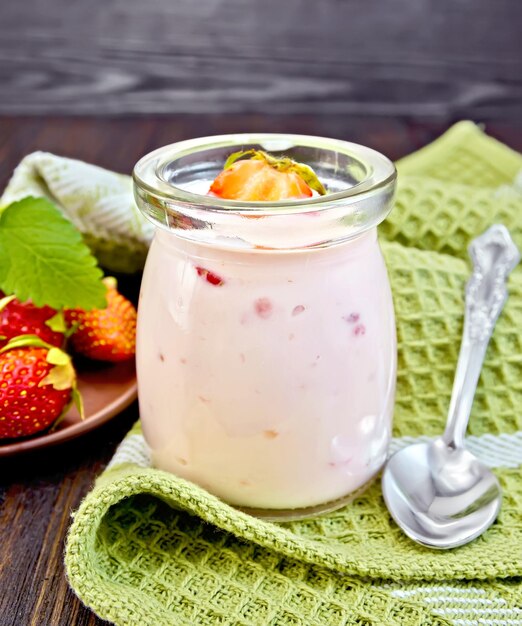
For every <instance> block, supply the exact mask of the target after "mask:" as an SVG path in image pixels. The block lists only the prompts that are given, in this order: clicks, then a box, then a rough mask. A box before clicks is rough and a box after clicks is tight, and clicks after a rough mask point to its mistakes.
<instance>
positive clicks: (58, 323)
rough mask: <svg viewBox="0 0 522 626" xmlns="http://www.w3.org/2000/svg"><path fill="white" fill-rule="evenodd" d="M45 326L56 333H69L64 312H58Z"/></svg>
mask: <svg viewBox="0 0 522 626" xmlns="http://www.w3.org/2000/svg"><path fill="white" fill-rule="evenodd" d="M45 325H46V326H48V327H49V328H50V329H51V330H53V331H54V332H55V333H66V332H67V324H66V323H65V318H64V316H63V311H58V312H57V313H56V314H55V315H53V316H52V317H50V318H49V319H48V320H47V321H46V322H45Z"/></svg>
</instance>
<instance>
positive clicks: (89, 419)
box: [0, 359, 137, 457]
mask: <svg viewBox="0 0 522 626" xmlns="http://www.w3.org/2000/svg"><path fill="white" fill-rule="evenodd" d="M77 372H78V387H79V389H80V392H81V394H82V396H83V402H84V407H85V419H84V420H83V421H82V420H81V419H80V416H79V414H78V411H77V410H76V409H75V408H71V409H70V410H69V412H68V413H67V415H66V416H65V418H64V419H63V420H62V422H60V424H59V425H58V426H57V428H56V430H54V431H51V432H45V433H43V434H42V435H35V436H34V437H31V438H29V439H19V440H16V441H10V442H8V443H5V444H3V443H2V442H1V440H0V457H6V456H12V455H14V454H19V453H20V452H26V451H28V450H34V449H36V448H45V447H47V446H51V445H54V444H56V443H60V442H63V441H67V440H68V439H73V438H74V437H78V436H80V435H83V434H84V433H87V432H89V431H90V430H92V429H93V428H96V427H97V426H100V425H101V424H103V423H105V422H107V421H108V420H110V419H111V417H114V416H115V415H116V414H117V413H119V412H120V411H123V409H125V408H126V407H127V406H129V404H131V403H132V402H133V401H134V400H135V399H136V396H137V388H136V368H135V365H134V360H133V359H132V360H130V361H124V362H122V363H115V364H93V363H91V364H87V363H80V364H78V365H77Z"/></svg>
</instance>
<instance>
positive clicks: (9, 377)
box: [0, 335, 76, 439]
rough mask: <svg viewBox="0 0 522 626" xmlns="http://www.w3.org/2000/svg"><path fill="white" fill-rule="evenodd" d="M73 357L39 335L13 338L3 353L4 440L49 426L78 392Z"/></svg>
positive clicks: (0, 428) (0, 400)
mask: <svg viewBox="0 0 522 626" xmlns="http://www.w3.org/2000/svg"><path fill="white" fill-rule="evenodd" d="M75 384H76V376H75V372H74V369H73V366H72V364H71V359H70V357H69V356H68V355H67V354H65V352H63V351H62V350H60V349H59V348H56V347H54V346H51V345H50V344H46V343H45V342H42V341H41V340H39V338H38V337H37V336H36V335H24V336H22V337H17V338H15V339H13V340H12V341H10V342H9V343H8V344H7V346H5V347H4V348H3V349H2V351H1V353H0V439H11V438H16V437H28V436H29V435H33V434H35V433H38V432H40V431H42V430H44V429H46V428H48V427H49V426H50V425H51V424H53V422H55V421H56V420H57V419H58V418H59V417H60V416H61V415H62V414H63V413H64V412H65V409H66V408H67V406H68V405H69V403H70V401H71V398H72V397H73V394H75V393H76V387H75Z"/></svg>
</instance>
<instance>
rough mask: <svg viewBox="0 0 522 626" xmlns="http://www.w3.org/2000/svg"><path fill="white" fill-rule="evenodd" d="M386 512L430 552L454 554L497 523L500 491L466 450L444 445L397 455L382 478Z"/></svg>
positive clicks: (405, 450)
mask: <svg viewBox="0 0 522 626" xmlns="http://www.w3.org/2000/svg"><path fill="white" fill-rule="evenodd" d="M383 493H384V499H385V502H386V506H387V507H388V509H389V511H390V513H391V515H392V517H393V518H394V520H395V521H396V522H397V524H399V526H401V528H402V529H403V531H404V532H405V534H406V535H408V536H409V537H410V538H411V539H413V540H415V541H417V542H418V543H420V544H422V545H425V546H429V547H431V548H456V547H457V546H461V545H463V544H465V543H468V542H469V541H471V540H472V539H475V537H478V536H479V535H480V534H481V533H482V532H483V531H484V530H485V529H486V528H488V527H489V526H490V525H491V524H492V523H493V522H494V521H495V519H496V517H497V515H498V512H499V510H500V504H501V501H502V491H501V489H500V485H499V484H498V480H497V479H496V477H495V475H494V474H493V473H492V472H491V471H490V470H489V469H488V468H487V467H486V466H485V465H484V464H483V463H481V462H480V461H479V460H478V459H477V458H476V457H475V456H473V454H471V452H469V451H468V450H466V449H465V448H451V447H449V446H447V445H446V443H445V442H444V441H443V440H442V439H441V438H439V439H435V440H434V441H433V442H431V443H418V444H414V445H412V446H408V447H406V448H403V449H402V450H399V451H398V452H396V453H395V454H394V455H393V456H392V457H391V459H390V460H389V461H388V465H387V467H386V472H385V474H384V476H383Z"/></svg>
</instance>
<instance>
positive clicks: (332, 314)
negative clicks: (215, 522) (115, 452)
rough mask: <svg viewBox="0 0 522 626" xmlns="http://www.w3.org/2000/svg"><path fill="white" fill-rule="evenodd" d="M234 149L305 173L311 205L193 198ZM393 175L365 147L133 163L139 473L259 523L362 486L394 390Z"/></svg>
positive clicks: (213, 141) (308, 147)
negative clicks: (150, 234) (380, 234)
mask: <svg viewBox="0 0 522 626" xmlns="http://www.w3.org/2000/svg"><path fill="white" fill-rule="evenodd" d="M250 148H255V149H264V150H266V151H269V152H270V153H271V154H274V155H275V156H283V155H285V156H290V157H291V158H293V159H295V160H296V161H299V162H302V163H307V164H308V165H310V166H311V167H312V168H313V169H314V170H315V172H316V173H317V175H318V176H319V178H320V180H321V181H322V182H323V184H324V185H325V186H326V187H327V189H328V194H327V195H325V196H316V197H313V198H310V199H306V200H285V201H283V202H276V203H265V202H242V201H232V200H224V199H220V198H216V197H212V196H209V195H206V192H207V191H208V189H209V186H210V183H211V181H212V180H213V179H214V178H215V177H216V176H217V175H218V173H219V172H220V171H221V170H222V168H223V164H224V162H225V160H226V158H227V157H228V156H229V155H230V154H231V153H232V152H235V151H237V150H246V149H250ZM395 179H396V172H395V168H394V166H393V164H392V163H391V162H390V161H389V160H388V159H387V158H386V157H384V156H382V155H381V154H379V153H378V152H375V151H374V150H371V149H369V148H366V147H364V146H360V145H357V144H353V143H348V142H344V141H338V140H334V139H324V138H317V137H308V136H301V135H278V134H248V135H226V136H217V137H207V138H201V139H195V140H190V141H183V142H180V143H177V144H173V145H170V146H166V147H164V148H160V149H159V150H156V151H154V152H152V153H150V154H148V155H147V156H145V157H143V158H142V159H141V160H140V161H139V162H138V164H137V165H136V167H135V169H134V183H135V187H134V188H135V195H136V199H137V202H138V205H139V207H140V209H141V211H142V212H143V213H144V214H145V215H146V216H147V217H148V218H149V219H151V220H152V221H153V223H154V224H155V225H156V226H157V230H156V234H155V237H154V241H153V243H152V246H151V248H150V251H149V255H148V258H147V263H146V267H145V271H144V275H143V281H142V287H141V294H140V303H139V312H138V340H137V367H138V391H139V404H140V414H141V420H142V425H143V431H144V435H145V438H146V440H147V443H148V445H149V446H150V449H151V453H152V459H153V464H154V465H155V466H156V467H158V468H161V469H163V470H167V471H170V472H173V473H175V474H177V475H178V476H181V477H183V478H186V479H188V480H190V481H193V482H195V483H197V484H199V485H201V486H203V487H204V488H206V489H207V490H208V491H210V492H211V493H213V494H215V495H217V496H219V497H220V498H222V499H223V500H225V501H227V502H229V503H230V504H232V505H235V506H239V507H242V508H246V509H247V510H249V511H251V512H255V513H256V514H261V515H263V516H265V517H268V518H271V517H272V518H276V519H289V518H295V517H299V516H307V515H310V514H314V513H317V512H321V511H325V510H331V509H333V508H336V507H338V506H341V505H342V504H344V503H345V502H347V501H348V499H349V498H350V497H351V496H353V495H354V494H355V493H358V492H360V490H361V489H362V488H363V487H364V486H365V485H367V484H368V482H369V481H371V479H372V478H373V477H375V475H376V473H377V472H378V471H379V469H380V468H381V466H382V465H383V463H384V461H385V459H386V454H387V448H388V443H389V439H390V432H391V420H392V413H393V404H394V393H395V380H396V339H395V321H394V312H393V303H392V297H391V293H390V286H389V282H388V276H387V272H386V267H385V264H384V260H383V257H382V254H381V251H380V248H379V244H378V242H377V232H376V226H377V224H379V223H380V222H381V221H382V220H383V219H384V218H385V217H386V215H387V214H388V212H389V210H390V208H391V203H392V199H393V193H394V188H395Z"/></svg>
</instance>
